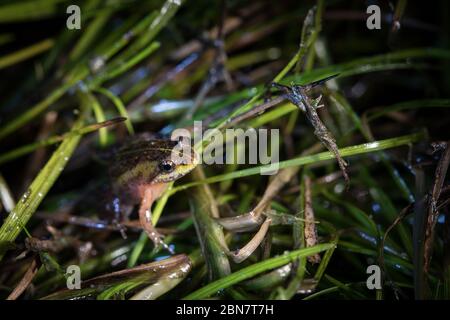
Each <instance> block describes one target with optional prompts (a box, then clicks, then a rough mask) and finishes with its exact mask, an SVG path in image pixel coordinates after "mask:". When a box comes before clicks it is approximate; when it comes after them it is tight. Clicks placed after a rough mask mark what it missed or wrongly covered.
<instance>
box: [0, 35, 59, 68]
mask: <svg viewBox="0 0 450 320" xmlns="http://www.w3.org/2000/svg"><path fill="white" fill-rule="evenodd" d="M53 45H54V41H53V39H45V40H42V41H39V42H38V43H35V44H33V45H31V46H29V47H27V48H24V49H21V50H19V51H16V52H13V53H10V54H8V55H6V56H3V57H0V70H1V69H4V68H7V67H10V66H12V65H14V64H16V63H19V62H22V61H24V60H27V59H30V58H32V57H34V56H37V55H38V54H41V53H42V52H45V51H47V50H49V49H50V48H51V47H53Z"/></svg>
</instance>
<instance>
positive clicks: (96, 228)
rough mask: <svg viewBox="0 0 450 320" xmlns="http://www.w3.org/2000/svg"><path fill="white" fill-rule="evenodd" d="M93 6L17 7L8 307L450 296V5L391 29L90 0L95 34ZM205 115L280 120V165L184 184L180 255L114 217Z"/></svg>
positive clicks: (3, 273)
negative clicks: (126, 189)
mask: <svg viewBox="0 0 450 320" xmlns="http://www.w3.org/2000/svg"><path fill="white" fill-rule="evenodd" d="M72 4H73V1H68V0H24V1H13V0H9V1H3V2H2V4H0V25H1V28H0V73H1V75H2V76H1V77H0V200H1V201H0V297H1V298H3V299H7V298H8V299H75V298H86V299H204V298H218V299H306V300H312V299H386V300H404V299H448V298H450V236H449V235H450V210H449V209H450V207H449V202H450V184H449V179H448V178H447V177H446V173H447V168H448V166H449V162H450V145H449V144H448V141H449V135H448V127H449V125H450V117H449V111H448V107H450V98H449V97H450V92H449V88H450V76H449V75H450V50H449V48H448V45H449V43H448V42H449V38H448V34H447V33H446V32H445V30H448V21H449V19H448V12H450V10H449V3H448V2H447V1H443V0H442V1H433V2H432V3H422V2H414V3H413V2H408V1H406V0H398V1H392V4H393V6H392V7H391V6H388V5H387V2H385V1H379V3H378V4H379V6H380V9H381V29H373V30H370V29H369V28H368V27H367V25H366V20H367V17H368V14H366V9H367V4H366V3H365V2H361V1H340V0H336V1H334V0H333V1H325V0H314V1H313V0H311V1H302V2H299V1H294V0H293V1H290V0H286V1H275V2H274V1H238V0H227V1H215V2H211V1H207V0H199V1H189V0H159V1H138V0H127V1H106V0H105V1H104V0H92V1H87V0H85V1H77V5H78V6H79V8H80V9H81V29H79V30H78V29H70V28H68V20H67V19H68V18H69V16H71V15H72V14H73V13H72V11H70V12H69V13H67V11H66V9H67V8H68V6H70V5H72ZM194 121H202V125H203V129H204V130H206V129H217V130H220V131H222V132H224V131H225V130H226V129H230V128H242V129H248V128H255V129H269V130H274V129H279V132H280V141H279V150H280V159H279V169H280V170H279V171H278V173H277V174H275V175H264V174H261V172H262V170H264V169H266V168H267V167H266V165H265V164H256V165H255V164H248V165H247V164H246V165H244V164H213V165H207V164H200V165H198V166H197V167H196V168H195V169H194V170H193V171H192V172H191V173H190V174H188V175H186V176H185V177H182V178H180V179H178V180H176V181H172V182H170V183H169V185H168V188H167V190H166V191H165V192H164V194H163V195H162V196H161V197H160V198H159V199H158V201H157V202H156V204H155V205H154V206H153V209H152V222H153V224H154V225H156V226H157V227H158V231H159V232H160V233H162V234H164V235H165V238H164V242H165V243H166V244H168V245H169V246H170V248H171V249H172V250H173V251H175V255H172V254H169V253H168V251H167V250H165V249H164V247H163V246H157V247H155V246H154V245H153V243H152V242H151V241H149V239H148V236H147V234H146V233H145V232H144V231H143V230H142V227H141V225H140V224H139V219H138V218H137V214H136V212H137V210H136V208H135V210H134V211H133V212H132V213H131V215H130V216H129V217H117V216H114V215H113V214H111V213H110V212H109V211H108V210H107V207H111V201H110V200H111V199H112V198H111V196H110V179H109V176H108V163H109V161H110V160H111V156H110V155H111V150H113V149H114V147H115V146H116V145H117V144H119V143H122V142H123V141H127V140H129V139H130V137H131V139H133V137H138V136H139V135H140V134H142V133H149V132H151V133H154V134H158V135H159V136H161V137H166V138H168V137H170V133H171V132H172V131H173V130H175V129H176V128H186V129H188V130H192V128H193V125H194ZM207 132H209V133H210V134H208V133H207ZM212 132H214V131H211V130H209V131H205V134H204V135H203V140H202V141H200V142H199V143H197V144H196V145H195V148H196V150H197V151H201V147H203V150H204V148H205V147H207V145H208V144H210V143H211V144H210V145H209V146H211V145H212V142H211V141H212V139H211V135H212ZM236 148H237V150H241V151H244V152H245V150H246V148H248V145H242V144H241V145H237V146H236ZM222 156H223V157H227V156H228V155H227V154H224V155H222ZM244 227H245V228H244ZM247 227H248V228H247ZM371 265H376V266H379V267H380V272H381V273H380V275H381V278H380V283H381V287H377V286H375V288H374V289H373V290H371V289H370V288H368V286H367V281H369V280H368V277H369V276H370V275H371V273H369V274H368V273H367V270H368V269H367V268H368V267H369V266H371ZM69 266H79V268H80V270H81V280H82V283H81V289H78V290H71V288H67V285H68V284H69V285H70V284H71V283H72V280H73V277H72V276H73V274H72V273H70V272H68V269H67V268H68V267H69ZM370 281H373V279H372V280H370ZM370 281H369V282H370ZM375 282H376V281H375ZM375 282H373V283H375ZM371 283H372V282H371Z"/></svg>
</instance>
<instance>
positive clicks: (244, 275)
mask: <svg viewBox="0 0 450 320" xmlns="http://www.w3.org/2000/svg"><path fill="white" fill-rule="evenodd" d="M333 246H335V244H332V243H324V244H319V245H316V246H313V247H309V248H304V249H300V250H295V251H291V252H289V253H286V254H283V255H281V256H279V257H275V258H271V259H267V260H264V261H262V262H258V263H255V264H253V265H251V266H248V267H245V268H242V269H240V270H239V271H236V272H234V273H232V274H230V275H228V276H226V277H224V278H222V279H219V280H217V281H214V282H211V283H209V284H208V285H206V286H204V287H202V288H200V289H198V290H197V291H194V292H192V293H191V294H189V295H188V296H186V297H185V298H184V299H186V300H195V299H205V298H208V297H210V296H211V295H213V294H215V293H217V292H219V291H221V290H223V289H227V288H229V287H230V286H232V285H235V284H237V283H239V282H241V281H243V280H246V279H249V278H252V277H254V276H256V275H258V274H260V273H262V272H265V271H268V270H272V269H275V268H278V267H281V266H282V265H285V264H287V263H289V262H292V261H294V260H295V259H298V258H304V257H308V256H310V255H313V254H316V253H319V252H322V251H325V250H328V249H330V248H331V247H333Z"/></svg>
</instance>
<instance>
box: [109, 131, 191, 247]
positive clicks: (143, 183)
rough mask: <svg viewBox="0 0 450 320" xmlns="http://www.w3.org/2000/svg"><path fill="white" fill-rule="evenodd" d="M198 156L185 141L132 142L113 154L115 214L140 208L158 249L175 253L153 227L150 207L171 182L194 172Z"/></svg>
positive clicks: (145, 139) (143, 138)
mask: <svg viewBox="0 0 450 320" xmlns="http://www.w3.org/2000/svg"><path fill="white" fill-rule="evenodd" d="M198 159H199V158H198V155H197V153H196V152H195V151H194V149H193V148H191V146H190V144H188V143H187V142H186V140H185V139H178V140H170V139H160V138H159V139H156V138H153V137H151V138H149V137H147V136H140V137H135V138H132V139H131V140H129V141H127V142H126V143H123V144H122V145H121V146H119V147H118V148H117V150H116V151H115V152H114V155H113V156H112V157H111V162H110V165H109V176H110V179H111V190H112V194H113V198H112V199H113V204H112V207H113V210H114V213H115V214H119V213H121V212H122V213H125V215H127V214H129V212H130V211H131V210H132V208H134V207H135V206H137V205H139V211H138V214H139V222H140V225H141V227H142V229H143V230H144V231H145V233H146V234H147V236H148V237H149V238H150V239H151V240H152V242H153V243H154V245H155V247H158V246H160V245H161V246H162V247H164V248H165V249H166V250H168V251H169V252H170V253H172V254H173V253H174V252H173V250H172V249H171V248H170V247H169V246H168V245H167V244H166V243H165V242H164V241H163V237H162V236H161V234H159V233H158V232H157V230H156V228H155V227H154V225H153V223H152V213H151V207H152V205H153V203H154V202H155V201H156V200H157V199H159V198H160V197H161V195H162V194H163V193H164V191H166V190H167V187H168V185H169V183H170V182H173V181H176V180H178V179H179V178H181V177H183V176H185V175H186V174H188V173H189V172H191V171H192V170H193V169H194V168H195V167H196V166H197V164H198V161H199V160H198Z"/></svg>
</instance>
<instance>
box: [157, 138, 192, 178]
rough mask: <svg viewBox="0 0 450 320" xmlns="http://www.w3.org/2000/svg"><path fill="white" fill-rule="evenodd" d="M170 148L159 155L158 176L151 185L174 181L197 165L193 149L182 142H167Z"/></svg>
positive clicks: (188, 144)
mask: <svg viewBox="0 0 450 320" xmlns="http://www.w3.org/2000/svg"><path fill="white" fill-rule="evenodd" d="M167 144H168V145H170V148H167V149H166V150H165V152H162V153H161V158H160V159H158V164H157V166H158V168H157V171H158V174H157V176H156V177H155V178H154V180H153V183H160V182H170V181H175V180H177V179H179V178H181V177H183V176H184V175H186V174H188V173H189V172H190V171H192V170H193V169H194V168H195V167H196V166H197V164H198V163H199V157H198V155H197V153H196V152H195V150H194V148H192V146H191V145H190V143H187V142H185V141H183V140H180V141H168V142H167Z"/></svg>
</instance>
